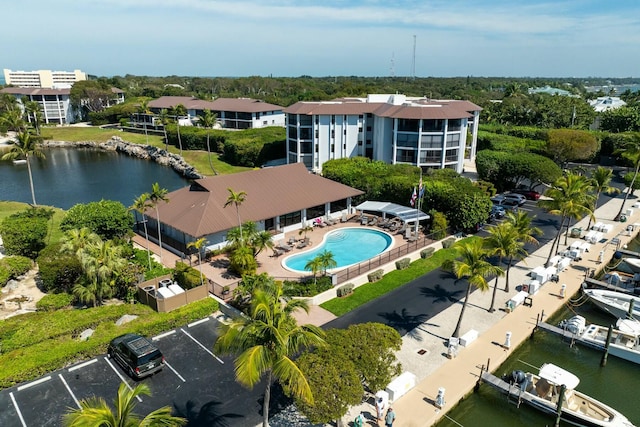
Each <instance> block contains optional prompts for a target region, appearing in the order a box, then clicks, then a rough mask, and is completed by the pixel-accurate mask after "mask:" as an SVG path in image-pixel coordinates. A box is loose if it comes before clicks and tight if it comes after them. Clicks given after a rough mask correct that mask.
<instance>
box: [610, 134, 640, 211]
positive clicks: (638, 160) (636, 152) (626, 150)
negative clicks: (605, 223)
mask: <svg viewBox="0 0 640 427" xmlns="http://www.w3.org/2000/svg"><path fill="white" fill-rule="evenodd" d="M615 154H618V155H620V156H622V157H624V158H625V159H627V160H629V161H631V162H632V163H633V167H634V171H633V179H632V180H631V184H629V186H628V187H627V191H626V192H625V193H624V200H622V205H620V210H619V211H618V213H617V214H616V216H615V218H614V220H615V221H619V220H620V217H621V216H622V212H624V205H625V204H626V203H627V199H628V198H629V196H630V195H631V192H632V191H633V187H634V184H635V182H636V179H637V178H638V171H640V133H635V134H633V136H632V138H631V140H628V141H627V142H626V143H625V144H624V145H623V146H622V147H620V148H619V149H618V150H616V151H615Z"/></svg>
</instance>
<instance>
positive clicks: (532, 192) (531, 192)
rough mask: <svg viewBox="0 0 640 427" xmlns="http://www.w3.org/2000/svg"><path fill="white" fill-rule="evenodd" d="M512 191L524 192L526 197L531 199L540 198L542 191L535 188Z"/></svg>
mask: <svg viewBox="0 0 640 427" xmlns="http://www.w3.org/2000/svg"><path fill="white" fill-rule="evenodd" d="M512 193H516V194H522V195H523V196H524V197H526V198H527V199H529V200H538V199H539V198H540V193H538V192H537V191H535V190H525V189H519V190H513V191H512Z"/></svg>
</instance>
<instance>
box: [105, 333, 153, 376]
mask: <svg viewBox="0 0 640 427" xmlns="http://www.w3.org/2000/svg"><path fill="white" fill-rule="evenodd" d="M108 355H109V357H110V358H111V359H113V360H115V361H116V362H118V364H119V365H120V366H122V368H123V369H124V370H125V371H127V373H128V374H129V375H130V376H131V377H132V378H134V379H140V378H143V377H146V376H149V375H153V374H155V373H156V372H158V371H160V370H162V368H164V356H163V355H162V353H161V352H160V350H159V349H158V347H156V346H155V344H153V342H151V340H149V339H148V338H146V337H143V336H141V335H137V334H124V335H121V336H119V337H117V338H114V339H113V340H111V342H110V343H109V349H108Z"/></svg>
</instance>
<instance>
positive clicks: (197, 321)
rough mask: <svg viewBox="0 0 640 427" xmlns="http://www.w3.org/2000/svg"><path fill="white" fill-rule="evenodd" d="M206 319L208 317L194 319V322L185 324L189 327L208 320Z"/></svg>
mask: <svg viewBox="0 0 640 427" xmlns="http://www.w3.org/2000/svg"><path fill="white" fill-rule="evenodd" d="M208 321H209V318H208V317H205V318H204V319H200V320H196V321H195V322H191V323H189V324H188V325H187V326H188V327H189V328H190V327H192V326H196V325H199V324H201V323H204V322H208Z"/></svg>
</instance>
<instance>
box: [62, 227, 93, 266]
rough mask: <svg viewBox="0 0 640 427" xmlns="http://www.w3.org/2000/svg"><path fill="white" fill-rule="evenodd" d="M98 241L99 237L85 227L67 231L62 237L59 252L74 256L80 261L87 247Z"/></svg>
mask: <svg viewBox="0 0 640 427" xmlns="http://www.w3.org/2000/svg"><path fill="white" fill-rule="evenodd" d="M100 241H101V239H100V236H98V235H97V234H96V233H94V232H93V231H91V230H90V229H89V228H87V227H82V228H80V229H77V228H72V229H71V230H67V232H66V233H65V235H64V236H63V238H62V246H61V247H60V250H61V251H62V252H67V253H72V254H75V255H76V256H77V257H78V260H80V257H81V256H82V252H83V251H84V249H85V248H86V247H87V246H89V245H91V244H97V243H98V242H100Z"/></svg>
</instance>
